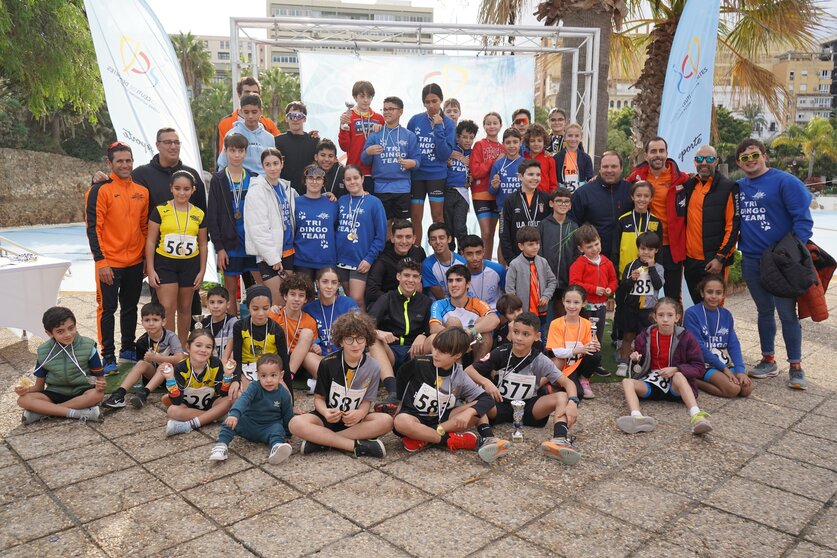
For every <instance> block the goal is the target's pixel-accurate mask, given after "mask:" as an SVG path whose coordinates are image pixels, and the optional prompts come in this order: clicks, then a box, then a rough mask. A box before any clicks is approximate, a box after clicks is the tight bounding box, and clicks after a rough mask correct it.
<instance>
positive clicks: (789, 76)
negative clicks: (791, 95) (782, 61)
mask: <svg viewBox="0 0 837 558" xmlns="http://www.w3.org/2000/svg"><path fill="white" fill-rule="evenodd" d="M788 81H793V70H791V73H790V74H788Z"/></svg>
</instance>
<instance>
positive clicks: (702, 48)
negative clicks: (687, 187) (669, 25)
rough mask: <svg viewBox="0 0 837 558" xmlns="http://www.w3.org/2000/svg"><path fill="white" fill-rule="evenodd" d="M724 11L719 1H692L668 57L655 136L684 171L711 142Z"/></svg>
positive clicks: (681, 19) (691, 169)
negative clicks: (720, 33)
mask: <svg viewBox="0 0 837 558" xmlns="http://www.w3.org/2000/svg"><path fill="white" fill-rule="evenodd" d="M720 13H721V0H688V2H686V7H685V8H683V15H682V16H680V22H679V23H678V24H677V31H675V33H674V43H673V44H672V45H671V53H670V54H669V58H668V71H667V72H666V81H665V86H664V87H663V99H662V105H661V106H660V123H659V126H658V127H657V135H659V136H660V137H662V138H665V139H666V141H667V142H668V156H669V157H671V158H672V159H674V160H675V161H677V166H679V167H680V170H682V171H684V172H694V171H695V161H694V155H695V152H696V151H697V150H698V148H699V147H700V146H701V145H704V144H708V143H709V126H710V124H711V121H712V118H711V116H712V86H713V83H714V81H713V76H714V69H715V47H716V46H717V44H718V18H719V17H720Z"/></svg>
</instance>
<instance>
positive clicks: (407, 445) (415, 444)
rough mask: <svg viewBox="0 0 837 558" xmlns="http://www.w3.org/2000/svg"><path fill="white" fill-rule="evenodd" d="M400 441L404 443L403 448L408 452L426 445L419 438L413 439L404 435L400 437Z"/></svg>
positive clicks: (415, 450)
mask: <svg viewBox="0 0 837 558" xmlns="http://www.w3.org/2000/svg"><path fill="white" fill-rule="evenodd" d="M401 443H403V444H404V449H405V450H407V451H408V452H410V453H414V452H417V451H418V450H420V449H424V448H425V447H427V442H422V441H421V440H414V439H412V438H407V437H406V436H404V437H403V438H401Z"/></svg>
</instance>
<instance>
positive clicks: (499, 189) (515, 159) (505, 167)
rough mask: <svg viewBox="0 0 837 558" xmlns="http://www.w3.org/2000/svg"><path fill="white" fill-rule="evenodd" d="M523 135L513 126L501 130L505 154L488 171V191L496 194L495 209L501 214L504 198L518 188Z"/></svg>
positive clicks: (493, 194)
mask: <svg viewBox="0 0 837 558" xmlns="http://www.w3.org/2000/svg"><path fill="white" fill-rule="evenodd" d="M522 139H523V137H522V136H521V135H520V132H518V131H517V130H515V129H514V128H509V129H508V130H506V131H505V132H503V150H504V151H505V155H503V156H502V157H500V158H499V159H497V160H496V161H494V164H493V165H491V172H489V173H488V180H489V182H488V193H489V194H491V195H492V196H497V211H499V212H500V214H501V215H502V214H503V204H504V203H505V201H506V198H507V197H509V196H510V195H511V194H513V193H515V192H517V191H518V190H519V189H520V175H519V174H518V172H517V167H518V166H519V165H520V162H521V161H523V157H522V156H521V155H520V142H521V141H522Z"/></svg>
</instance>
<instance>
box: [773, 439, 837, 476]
mask: <svg viewBox="0 0 837 558" xmlns="http://www.w3.org/2000/svg"><path fill="white" fill-rule="evenodd" d="M767 451H769V452H771V453H775V454H778V455H781V456H783V457H787V458H788V459H796V460H799V461H804V462H806V463H810V464H812V465H817V466H819V467H825V468H826V469H831V470H832V471H837V443H835V442H831V441H829V440H825V439H823V438H815V437H813V436H807V435H805V434H801V433H799V432H788V433H787V434H785V435H784V436H782V438H780V439H779V441H778V442H776V443H775V444H773V445H771V446H769V447H768V448H767Z"/></svg>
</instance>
